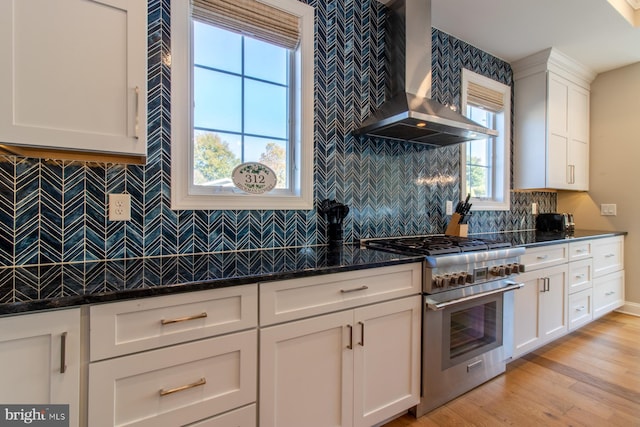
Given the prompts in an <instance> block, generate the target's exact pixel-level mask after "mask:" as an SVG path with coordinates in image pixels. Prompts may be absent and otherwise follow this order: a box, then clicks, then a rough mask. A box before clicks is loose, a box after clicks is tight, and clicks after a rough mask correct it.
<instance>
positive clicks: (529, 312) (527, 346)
mask: <svg viewBox="0 0 640 427" xmlns="http://www.w3.org/2000/svg"><path fill="white" fill-rule="evenodd" d="M539 277H540V275H539V272H537V271H534V272H530V273H523V274H521V275H520V276H518V282H520V283H523V284H524V286H523V287H522V288H520V290H518V292H515V293H514V325H513V326H514V327H513V335H514V336H513V344H514V349H513V357H514V358H516V357H519V356H520V355H522V354H524V353H527V352H528V351H530V350H531V349H533V348H535V347H538V346H539V345H540V341H541V335H540V326H539V310H538V306H539V301H538V299H539V296H538V295H539V294H540V290H541V287H540V284H539V283H538V282H539V279H538V278H539Z"/></svg>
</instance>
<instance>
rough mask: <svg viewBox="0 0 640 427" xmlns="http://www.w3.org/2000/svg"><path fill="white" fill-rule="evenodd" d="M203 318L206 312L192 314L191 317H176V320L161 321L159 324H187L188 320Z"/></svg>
mask: <svg viewBox="0 0 640 427" xmlns="http://www.w3.org/2000/svg"><path fill="white" fill-rule="evenodd" d="M205 317H207V313H206V312H204V313H200V314H194V315H193V316H186V317H178V318H177V319H162V320H161V321H160V323H162V324H163V325H169V324H171V323H180V322H188V321H189V320H196V319H204V318H205Z"/></svg>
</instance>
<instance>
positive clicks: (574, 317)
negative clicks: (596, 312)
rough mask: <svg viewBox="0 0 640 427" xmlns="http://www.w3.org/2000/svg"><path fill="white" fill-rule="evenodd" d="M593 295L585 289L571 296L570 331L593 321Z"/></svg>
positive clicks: (589, 290)
mask: <svg viewBox="0 0 640 427" xmlns="http://www.w3.org/2000/svg"><path fill="white" fill-rule="evenodd" d="M592 298H593V293H592V290H591V289H585V290H583V291H580V292H576V293H575V294H573V295H569V330H570V331H572V330H574V329H576V328H578V327H580V326H582V325H584V324H586V323H589V322H590V321H591V319H593V303H592Z"/></svg>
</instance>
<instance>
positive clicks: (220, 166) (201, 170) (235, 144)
mask: <svg viewBox="0 0 640 427" xmlns="http://www.w3.org/2000/svg"><path fill="white" fill-rule="evenodd" d="M241 152H242V141H241V137H240V136H238V135H233V134H226V133H216V132H201V131H196V132H194V140H193V183H194V184H195V185H223V186H233V182H232V181H231V172H232V171H233V168H234V167H236V166H237V165H239V164H240V162H241Z"/></svg>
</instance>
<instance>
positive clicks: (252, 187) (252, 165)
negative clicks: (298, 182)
mask: <svg viewBox="0 0 640 427" xmlns="http://www.w3.org/2000/svg"><path fill="white" fill-rule="evenodd" d="M231 178H232V179H233V183H234V184H235V186H236V187H238V188H239V189H241V190H242V191H246V192H247V193H251V194H263V193H266V192H267V191H271V190H273V189H274V188H275V186H276V184H277V182H278V179H277V178H276V173H275V172H274V171H273V169H271V168H270V167H269V166H267V165H264V164H262V163H256V162H247V163H242V164H240V165H238V166H236V167H235V169H234V170H233V173H232V174H231Z"/></svg>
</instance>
